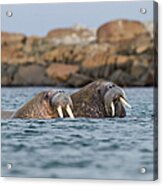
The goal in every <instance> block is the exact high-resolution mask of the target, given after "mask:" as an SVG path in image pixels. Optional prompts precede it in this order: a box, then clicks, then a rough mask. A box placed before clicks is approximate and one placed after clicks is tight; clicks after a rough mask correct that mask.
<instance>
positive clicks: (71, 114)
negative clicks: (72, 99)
mask: <svg viewBox="0 0 163 186" xmlns="http://www.w3.org/2000/svg"><path fill="white" fill-rule="evenodd" d="M66 111H67V113H68V115H69V116H70V118H72V119H74V115H73V112H72V110H71V107H70V105H67V106H66Z"/></svg>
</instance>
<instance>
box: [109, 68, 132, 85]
mask: <svg viewBox="0 0 163 186" xmlns="http://www.w3.org/2000/svg"><path fill="white" fill-rule="evenodd" d="M109 81H112V82H114V83H117V84H118V85H120V86H131V85H132V83H133V81H134V78H133V77H132V76H131V75H130V74H128V73H127V72H125V71H123V70H121V69H119V70H116V71H115V72H114V73H113V74H112V75H111V76H110V77H109Z"/></svg>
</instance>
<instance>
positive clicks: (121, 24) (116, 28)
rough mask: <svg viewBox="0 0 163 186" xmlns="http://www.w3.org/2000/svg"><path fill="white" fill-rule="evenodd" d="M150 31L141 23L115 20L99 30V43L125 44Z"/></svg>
mask: <svg viewBox="0 0 163 186" xmlns="http://www.w3.org/2000/svg"><path fill="white" fill-rule="evenodd" d="M147 32H148V31H147V29H146V27H145V26H144V24H142V23H141V22H139V21H129V20H115V21H111V22H108V23H105V24H104V25H102V26H100V27H99V28H98V30H97V39H98V41H99V42H109V43H116V42H123V41H125V40H132V39H134V38H135V37H137V36H139V35H141V34H146V33H147Z"/></svg>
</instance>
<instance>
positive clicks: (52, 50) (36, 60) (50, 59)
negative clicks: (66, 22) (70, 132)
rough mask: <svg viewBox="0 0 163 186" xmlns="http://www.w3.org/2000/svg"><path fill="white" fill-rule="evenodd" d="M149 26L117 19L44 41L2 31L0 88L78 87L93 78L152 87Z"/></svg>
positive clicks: (53, 32) (54, 32)
mask: <svg viewBox="0 0 163 186" xmlns="http://www.w3.org/2000/svg"><path fill="white" fill-rule="evenodd" d="M152 26H153V25H152V22H150V23H148V24H147V23H141V22H138V21H129V20H115V21H110V22H108V23H105V24H103V25H101V26H99V28H98V29H97V30H91V29H88V28H85V27H82V26H80V25H76V26H75V27H72V28H60V29H54V30H51V31H50V32H48V34H47V35H46V36H45V37H38V36H28V37H27V36H25V35H24V34H18V33H7V32H2V33H1V40H2V44H1V48H2V52H1V56H2V58H1V84H2V86H44V85H47V86H68V87H69V86H70V87H81V86H84V85H86V84H88V83H90V82H92V81H94V80H96V79H106V80H109V81H113V82H115V83H117V84H118V85H120V86H153V85H154V78H155V72H154V67H155V65H156V61H155V59H154V57H153V55H154V44H153V43H154V39H153V38H154V37H153V32H152V30H153V29H152Z"/></svg>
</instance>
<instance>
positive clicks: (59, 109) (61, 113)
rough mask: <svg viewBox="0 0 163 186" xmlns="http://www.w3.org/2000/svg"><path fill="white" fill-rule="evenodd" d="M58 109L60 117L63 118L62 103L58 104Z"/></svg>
mask: <svg viewBox="0 0 163 186" xmlns="http://www.w3.org/2000/svg"><path fill="white" fill-rule="evenodd" d="M57 111H58V114H59V117H60V118H63V112H62V107H61V105H59V106H58V108H57Z"/></svg>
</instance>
